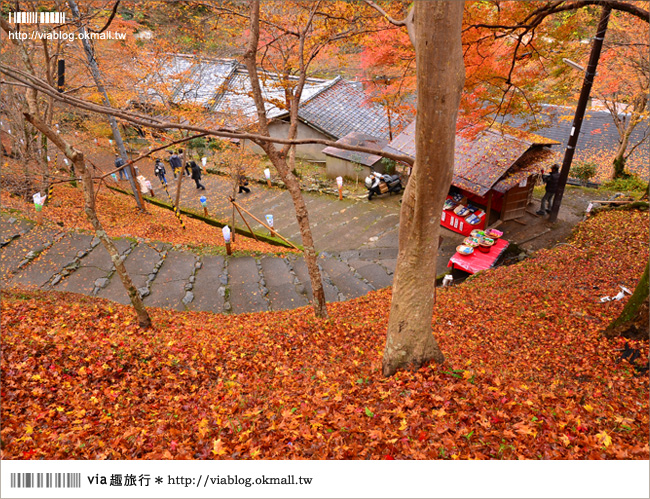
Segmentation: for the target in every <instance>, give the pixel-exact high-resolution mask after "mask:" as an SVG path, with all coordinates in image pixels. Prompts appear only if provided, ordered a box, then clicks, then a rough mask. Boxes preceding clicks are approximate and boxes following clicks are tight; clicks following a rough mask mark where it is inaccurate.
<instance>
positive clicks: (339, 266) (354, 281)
mask: <svg viewBox="0 0 650 499" xmlns="http://www.w3.org/2000/svg"><path fill="white" fill-rule="evenodd" d="M318 263H319V264H320V265H321V267H322V268H323V270H324V271H325V272H326V273H327V275H328V276H329V278H330V279H331V281H332V284H334V286H336V288H337V289H338V290H339V292H340V293H341V294H342V295H343V297H342V298H341V299H342V300H349V299H351V298H357V297H359V296H363V295H365V294H366V293H368V292H369V291H372V288H371V287H370V286H369V285H368V284H366V283H365V282H363V281H362V280H360V279H358V278H357V277H356V276H355V275H354V271H353V270H352V269H351V268H350V267H349V266H348V265H347V264H346V263H344V262H342V261H340V260H337V259H336V258H319V259H318Z"/></svg>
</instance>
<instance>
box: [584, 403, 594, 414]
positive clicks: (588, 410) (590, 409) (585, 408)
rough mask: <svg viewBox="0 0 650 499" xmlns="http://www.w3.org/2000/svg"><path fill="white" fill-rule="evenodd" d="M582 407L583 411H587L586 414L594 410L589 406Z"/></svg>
mask: <svg viewBox="0 0 650 499" xmlns="http://www.w3.org/2000/svg"><path fill="white" fill-rule="evenodd" d="M582 407H583V408H584V410H585V411H587V412H591V411H593V410H594V408H593V407H591V406H590V405H589V404H585V405H583V406H582Z"/></svg>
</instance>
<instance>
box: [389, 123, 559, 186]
mask: <svg viewBox="0 0 650 499" xmlns="http://www.w3.org/2000/svg"><path fill="white" fill-rule="evenodd" d="M510 132H511V133H512V134H517V133H516V132H515V131H512V130H510ZM524 137H525V139H521V138H516V137H514V136H513V135H511V134H506V133H500V132H498V131H495V130H490V129H488V130H484V131H482V132H480V133H479V134H478V135H476V136H475V137H471V138H467V137H464V136H462V135H460V134H458V135H456V146H455V154H454V177H453V181H452V183H453V185H455V186H457V187H460V188H462V189H465V190H467V191H469V192H472V193H474V194H477V195H479V196H483V195H485V194H486V193H487V192H488V191H489V190H490V189H491V188H492V187H493V186H494V185H495V184H496V183H497V182H499V180H501V179H502V178H504V176H505V174H506V173H507V172H508V171H509V170H511V168H512V167H513V166H514V165H515V163H516V162H517V161H518V160H519V159H520V158H522V159H523V156H524V154H525V153H526V152H527V151H528V150H529V149H531V148H536V149H539V146H540V145H541V144H552V143H554V141H548V140H546V139H545V138H544V137H540V136H535V135H528V134H526V135H524ZM384 150H386V151H390V152H397V153H401V154H406V155H408V156H410V157H412V158H415V122H413V123H411V124H410V125H409V126H408V127H406V129H404V131H403V132H402V133H401V134H400V135H398V136H397V137H396V138H395V139H394V140H393V141H392V142H390V143H389V144H388V146H386V147H385V148H384ZM537 167H539V164H538V166H537ZM512 171H513V170H511V172H512Z"/></svg>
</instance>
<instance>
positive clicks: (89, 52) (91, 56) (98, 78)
mask: <svg viewBox="0 0 650 499" xmlns="http://www.w3.org/2000/svg"><path fill="white" fill-rule="evenodd" d="M68 5H70V10H72V14H73V15H74V16H75V17H76V18H77V19H78V20H79V28H78V30H79V35H80V38H81V43H82V44H83V47H84V51H85V52H86V58H87V59H88V65H89V66H90V72H91V73H92V75H93V79H94V80H95V85H96V86H97V90H99V93H101V94H102V97H103V99H104V105H106V106H108V107H110V106H111V101H110V100H109V99H108V92H106V88H104V84H103V83H102V75H101V73H100V72H99V65H98V64H97V60H96V59H95V53H94V51H93V48H92V47H91V46H90V41H89V40H88V39H87V38H86V36H85V35H86V28H84V27H83V25H82V24H81V14H80V13H79V8H78V7H77V3H76V2H75V1H74V0H68ZM108 122H109V123H110V125H111V130H112V131H113V139H115V144H116V145H117V149H118V150H119V152H120V156H121V157H122V159H123V160H124V162H125V163H127V162H128V161H129V157H128V155H127V153H126V148H125V147H124V141H123V140H122V134H121V133H120V129H119V128H118V126H117V120H116V119H115V117H113V116H110V115H109V116H108ZM128 168H129V182H130V184H131V189H132V190H133V196H134V197H135V202H136V203H137V205H138V208H140V210H142V211H144V204H143V202H142V197H141V194H140V189H138V185H137V184H136V181H135V168H133V165H129V166H128Z"/></svg>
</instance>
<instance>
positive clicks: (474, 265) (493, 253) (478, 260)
mask: <svg viewBox="0 0 650 499" xmlns="http://www.w3.org/2000/svg"><path fill="white" fill-rule="evenodd" d="M509 245H510V243H509V242H508V241H506V240H505V239H497V240H496V242H495V243H494V245H493V246H492V247H491V248H490V252H489V253H482V252H481V251H480V250H479V249H478V248H474V252H473V253H472V254H471V255H469V256H463V255H461V254H460V253H458V252H456V253H455V254H454V256H452V257H451V258H450V259H449V263H448V264H447V267H451V268H452V269H460V270H464V271H465V272H469V273H470V274H476V273H477V272H478V271H480V270H486V269H489V268H490V267H493V266H494V264H495V263H496V261H497V260H498V259H499V257H500V256H501V255H502V254H503V252H504V251H505V250H506V248H507V247H508V246H509Z"/></svg>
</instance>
